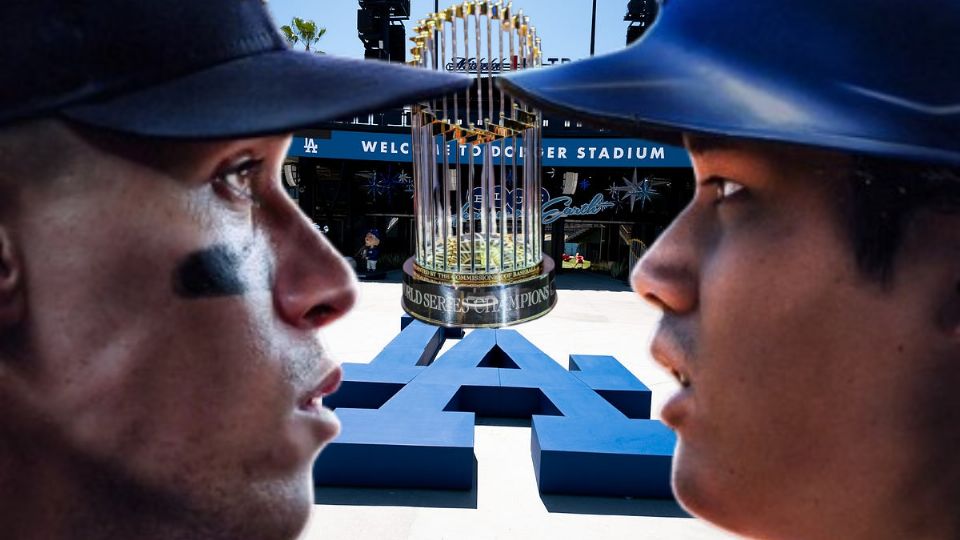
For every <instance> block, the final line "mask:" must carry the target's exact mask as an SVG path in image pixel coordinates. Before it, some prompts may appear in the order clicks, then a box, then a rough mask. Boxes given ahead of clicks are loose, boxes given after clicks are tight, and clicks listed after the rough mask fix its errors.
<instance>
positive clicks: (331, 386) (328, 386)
mask: <svg viewBox="0 0 960 540" xmlns="http://www.w3.org/2000/svg"><path fill="white" fill-rule="evenodd" d="M342 381H343V369H341V368H340V366H334V367H333V369H331V370H330V372H329V373H327V375H326V376H324V378H323V379H322V380H321V381H320V383H319V384H317V385H316V386H315V387H314V388H313V389H312V390H310V391H309V392H307V393H306V395H304V396H303V397H302V398H301V399H300V402H299V406H298V408H299V409H300V410H302V411H305V412H309V413H320V412H321V411H323V398H324V397H325V396H329V395H330V394H332V393H334V392H336V391H337V389H338V388H340V383H341V382H342Z"/></svg>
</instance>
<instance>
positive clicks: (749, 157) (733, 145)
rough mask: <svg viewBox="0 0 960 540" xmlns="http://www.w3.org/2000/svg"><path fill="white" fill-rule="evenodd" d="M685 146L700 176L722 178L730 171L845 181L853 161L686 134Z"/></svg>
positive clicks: (785, 146) (831, 153) (813, 151)
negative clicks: (707, 174)
mask: <svg viewBox="0 0 960 540" xmlns="http://www.w3.org/2000/svg"><path fill="white" fill-rule="evenodd" d="M683 141H684V146H685V147H686V149H687V152H689V154H690V158H691V160H692V161H693V164H694V168H695V169H697V170H698V173H699V172H700V170H702V169H710V174H720V175H723V174H725V173H727V172H731V171H741V172H742V171H746V170H750V171H754V172H756V173H761V174H772V175H774V176H790V175H792V174H793V173H796V174H801V175H810V174H815V175H816V176H818V177H823V176H836V177H842V176H843V173H844V172H845V171H849V170H850V167H851V165H852V162H853V158H852V157H851V156H849V155H847V154H843V153H840V152H836V151H833V150H826V149H821V148H814V147H808V146H798V145H792V144H784V143H779V142H769V141H757V140H748V139H737V138H733V137H719V136H707V135H694V134H685V135H684V137H683Z"/></svg>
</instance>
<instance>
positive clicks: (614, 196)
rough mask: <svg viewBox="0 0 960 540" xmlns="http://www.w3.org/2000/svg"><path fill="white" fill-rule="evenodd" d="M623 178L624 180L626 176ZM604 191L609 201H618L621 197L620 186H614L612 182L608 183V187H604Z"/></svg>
mask: <svg viewBox="0 0 960 540" xmlns="http://www.w3.org/2000/svg"><path fill="white" fill-rule="evenodd" d="M624 180H626V178H624ZM606 192H607V196H608V197H610V200H611V201H614V202H617V201H619V200H620V199H621V198H622V197H621V196H620V187H619V186H615V185H613V184H610V187H608V188H607V189H606Z"/></svg>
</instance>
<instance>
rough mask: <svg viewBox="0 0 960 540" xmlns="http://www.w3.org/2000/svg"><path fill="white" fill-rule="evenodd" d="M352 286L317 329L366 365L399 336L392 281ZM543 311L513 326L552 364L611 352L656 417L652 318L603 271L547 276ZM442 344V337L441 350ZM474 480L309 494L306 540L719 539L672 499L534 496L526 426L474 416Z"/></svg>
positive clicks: (660, 387)
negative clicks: (346, 311)
mask: <svg viewBox="0 0 960 540" xmlns="http://www.w3.org/2000/svg"><path fill="white" fill-rule="evenodd" d="M398 281H399V280H398V275H396V273H391V274H390V275H388V278H387V280H385V281H383V282H367V283H362V284H361V286H360V288H361V296H360V301H359V303H358V305H357V308H356V309H355V310H354V311H353V312H352V313H351V314H350V315H348V316H347V317H345V318H344V319H343V320H342V321H339V322H337V323H336V324H334V325H333V326H332V327H331V328H330V329H329V330H328V331H327V332H326V342H327V344H328V346H329V347H330V350H331V351H332V352H333V354H335V355H336V356H337V357H338V358H339V359H340V360H342V361H344V362H369V361H370V360H371V359H372V358H373V357H374V356H375V355H376V354H377V353H378V352H379V351H380V350H381V349H382V348H383V347H384V346H385V345H386V344H387V343H388V342H389V341H390V340H391V339H393V338H394V336H396V334H397V333H398V332H399V331H400V316H401V315H402V314H403V311H402V309H401V308H400V284H399V282H398ZM557 294H558V302H557V306H556V308H554V310H553V311H552V312H551V313H550V314H548V315H547V316H545V317H543V318H541V319H539V320H536V321H532V322H529V323H526V324H523V325H520V326H517V327H515V328H516V329H517V330H518V331H520V333H521V334H523V336H524V337H525V338H526V339H528V340H530V341H531V342H532V343H534V344H535V345H537V346H538V347H540V348H541V349H542V350H543V351H544V352H545V353H547V354H548V355H550V356H551V357H552V358H553V359H554V360H556V361H558V362H559V363H560V364H561V365H563V366H566V363H567V357H568V355H570V354H607V355H612V356H615V357H616V358H617V359H618V360H620V362H621V363H623V364H624V365H625V366H626V367H627V369H629V370H630V371H631V372H633V373H634V374H635V375H636V376H637V377H638V378H639V379H640V380H641V381H643V382H644V384H646V385H647V386H648V387H650V388H651V389H652V390H653V411H654V414H655V415H656V414H657V413H658V411H659V410H660V407H661V405H662V403H663V402H664V401H665V400H666V398H667V397H668V396H669V394H670V393H671V392H672V390H673V388H674V386H675V383H674V382H673V380H672V378H670V377H669V376H668V375H667V374H666V373H664V372H662V371H661V370H660V369H659V368H658V367H657V366H655V365H654V364H653V362H652V361H651V360H650V358H649V354H648V351H647V349H648V345H649V340H650V337H651V336H652V334H653V331H654V330H655V325H656V322H657V317H658V315H657V313H656V312H655V311H654V310H653V309H651V308H648V307H647V306H646V305H645V304H644V303H643V302H642V301H641V300H640V299H639V298H637V297H636V296H635V295H633V293H631V292H629V288H628V286H627V285H626V284H625V283H624V282H622V281H616V280H613V279H610V278H607V277H605V276H602V275H597V274H590V273H584V272H576V273H574V272H568V273H565V274H563V275H561V276H559V278H558V292H557ZM454 343H456V341H453V343H451V342H448V344H447V346H446V347H447V348H449V347H450V346H452V345H453V344H454ZM475 433H476V435H475V453H476V458H477V477H476V482H475V487H474V489H473V490H472V491H470V492H455V491H426V490H396V489H391V490H386V489H342V488H321V489H318V490H317V495H316V502H317V504H316V505H315V506H314V513H313V519H312V521H311V523H310V526H309V528H308V531H307V532H306V534H305V536H304V538H306V539H311V540H312V539H320V538H324V539H349V540H366V539H381V538H382V539H405V538H413V539H430V540H433V539H457V540H460V539H472V538H477V539H494V538H503V539H513V538H518V539H524V540H531V539H541V538H543V539H551V540H554V539H574V538H576V539H606V538H610V539H619V538H631V539H636V540H643V539H657V540H685V539H690V540H694V539H698V540H699V539H725V538H732V537H731V536H729V535H727V534H725V533H723V532H720V531H718V530H716V529H714V528H713V527H711V526H710V525H707V524H705V523H703V522H701V521H699V520H697V519H693V518H690V517H689V516H687V515H686V513H684V512H683V510H682V509H681V508H680V507H679V506H677V504H676V503H674V502H673V501H660V500H632V499H622V498H598V497H568V496H547V495H544V496H541V495H540V493H539V492H538V490H537V483H536V479H535V477H534V472H533V463H532V461H531V459H530V423H529V421H525V422H518V421H494V420H490V421H482V420H481V421H478V425H477V427H476V432H475Z"/></svg>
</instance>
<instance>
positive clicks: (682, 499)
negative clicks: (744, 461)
mask: <svg viewBox="0 0 960 540" xmlns="http://www.w3.org/2000/svg"><path fill="white" fill-rule="evenodd" d="M691 461H693V460H691V459H689V456H687V455H685V454H684V453H683V452H682V451H681V449H680V447H678V448H677V452H676V455H675V456H674V464H673V478H672V487H673V493H674V495H675V496H676V498H677V502H678V503H680V506H682V507H683V509H684V510H686V511H687V512H689V513H690V514H692V515H694V516H696V517H698V518H700V519H703V520H704V521H708V522H710V523H711V524H713V525H715V526H717V527H720V528H722V529H725V530H727V531H730V532H733V533H736V534H738V535H741V536H751V534H750V533H751V531H752V530H753V528H752V527H751V526H750V525H751V523H750V520H751V519H756V518H757V517H758V515H757V512H758V509H756V508H754V509H752V510H750V509H746V511H745V512H741V511H740V509H741V507H743V506H745V505H744V504H743V501H742V500H741V499H740V498H739V497H738V496H737V491H738V490H737V489H736V488H734V487H732V486H727V487H725V486H723V485H722V483H721V482H719V481H718V476H719V474H721V473H720V471H721V468H720V467H712V466H702V465H698V464H696V463H691Z"/></svg>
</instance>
